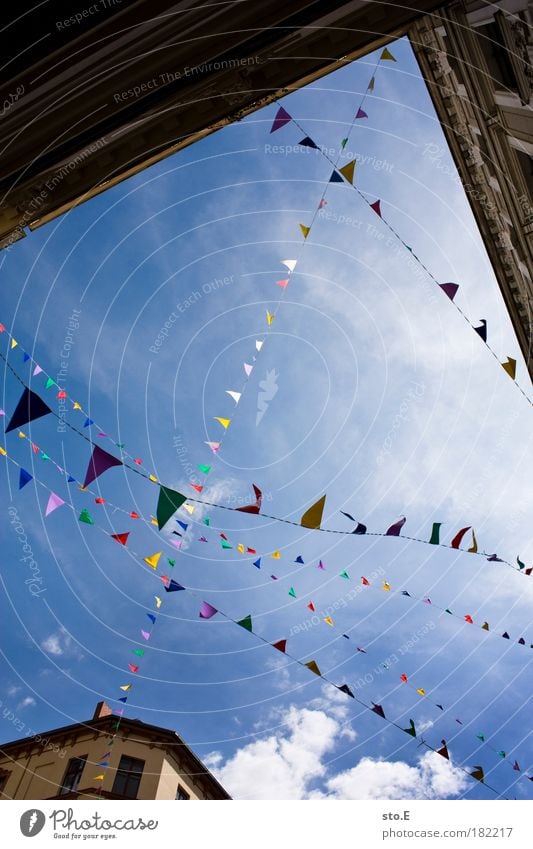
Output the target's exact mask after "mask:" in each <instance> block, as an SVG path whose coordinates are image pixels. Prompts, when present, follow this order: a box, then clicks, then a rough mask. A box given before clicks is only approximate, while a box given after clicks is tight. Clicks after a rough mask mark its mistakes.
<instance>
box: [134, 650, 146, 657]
mask: <svg viewBox="0 0 533 849" xmlns="http://www.w3.org/2000/svg"><path fill="white" fill-rule="evenodd" d="M133 654H136V655H137V657H144V649H133Z"/></svg>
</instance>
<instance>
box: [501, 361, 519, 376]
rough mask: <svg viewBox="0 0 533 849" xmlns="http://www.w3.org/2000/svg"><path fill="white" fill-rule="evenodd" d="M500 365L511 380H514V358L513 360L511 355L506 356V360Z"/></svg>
mask: <svg viewBox="0 0 533 849" xmlns="http://www.w3.org/2000/svg"><path fill="white" fill-rule="evenodd" d="M502 366H503V368H504V369H505V371H506V372H507V374H508V375H509V377H510V378H511V380H514V379H515V377H516V360H513V358H512V357H507V362H506V363H502Z"/></svg>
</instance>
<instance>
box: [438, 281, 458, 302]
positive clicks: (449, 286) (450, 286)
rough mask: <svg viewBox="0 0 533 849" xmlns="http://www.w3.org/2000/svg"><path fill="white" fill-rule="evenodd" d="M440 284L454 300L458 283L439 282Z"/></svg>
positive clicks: (451, 299)
mask: <svg viewBox="0 0 533 849" xmlns="http://www.w3.org/2000/svg"><path fill="white" fill-rule="evenodd" d="M439 286H440V288H441V289H442V291H443V292H444V293H445V294H446V295H447V296H448V297H449V299H450V301H453V299H454V298H455V296H456V294H457V290H458V288H459V286H458V285H457V283H439Z"/></svg>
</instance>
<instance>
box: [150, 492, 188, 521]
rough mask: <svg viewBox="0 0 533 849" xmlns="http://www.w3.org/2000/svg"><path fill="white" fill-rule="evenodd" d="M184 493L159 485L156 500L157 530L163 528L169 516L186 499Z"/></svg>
mask: <svg viewBox="0 0 533 849" xmlns="http://www.w3.org/2000/svg"><path fill="white" fill-rule="evenodd" d="M186 500H187V499H186V497H185V495H182V494H181V492H176V491H175V490H174V489H169V488H168V487H166V486H161V484H160V485H159V500H158V502H157V513H156V516H157V527H158V528H159V530H161V528H164V527H165V525H166V523H167V522H168V520H169V519H170V517H171V516H173V515H174V513H175V512H176V510H178V508H179V507H181V505H182V504H183V503H184V502H185V501H186Z"/></svg>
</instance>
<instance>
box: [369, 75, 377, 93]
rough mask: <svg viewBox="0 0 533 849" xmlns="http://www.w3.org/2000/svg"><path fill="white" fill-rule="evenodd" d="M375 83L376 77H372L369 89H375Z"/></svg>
mask: <svg viewBox="0 0 533 849" xmlns="http://www.w3.org/2000/svg"><path fill="white" fill-rule="evenodd" d="M375 84H376V81H375V79H374V77H371V79H370V82H369V83H368V87H367V91H374V86H375Z"/></svg>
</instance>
